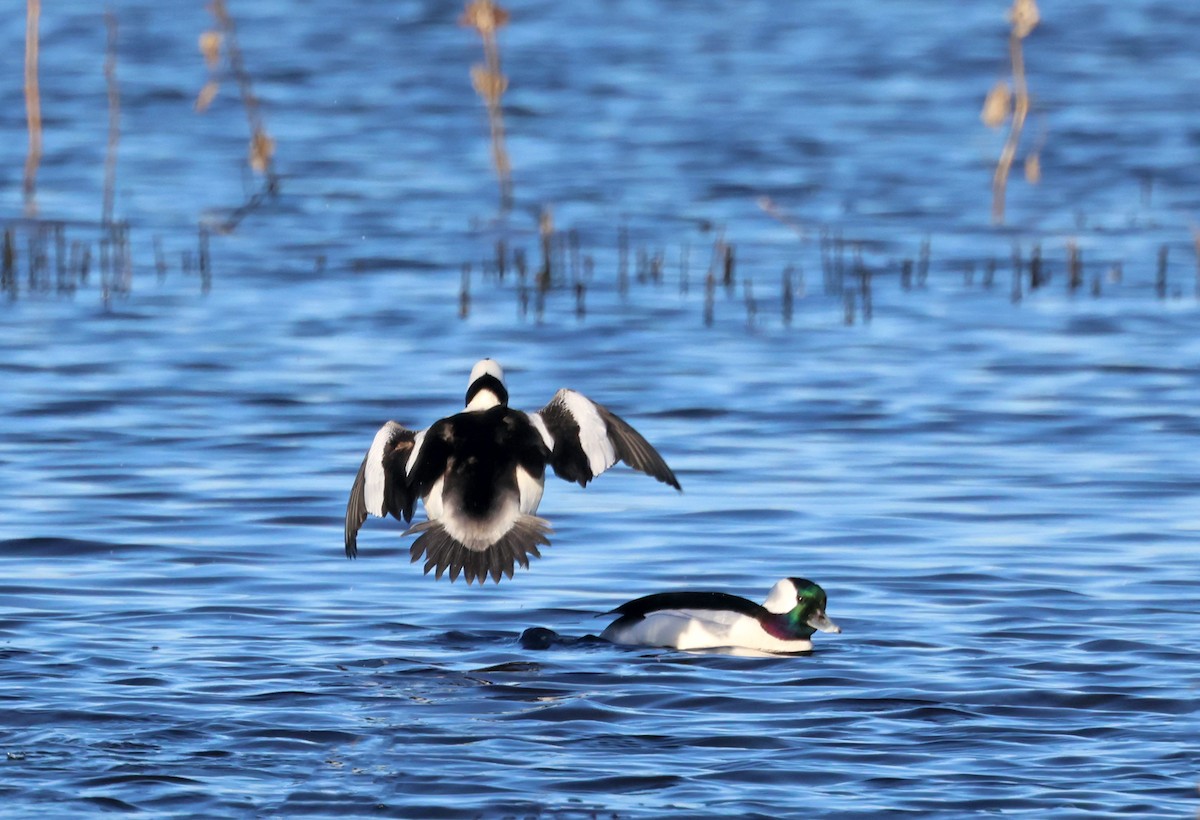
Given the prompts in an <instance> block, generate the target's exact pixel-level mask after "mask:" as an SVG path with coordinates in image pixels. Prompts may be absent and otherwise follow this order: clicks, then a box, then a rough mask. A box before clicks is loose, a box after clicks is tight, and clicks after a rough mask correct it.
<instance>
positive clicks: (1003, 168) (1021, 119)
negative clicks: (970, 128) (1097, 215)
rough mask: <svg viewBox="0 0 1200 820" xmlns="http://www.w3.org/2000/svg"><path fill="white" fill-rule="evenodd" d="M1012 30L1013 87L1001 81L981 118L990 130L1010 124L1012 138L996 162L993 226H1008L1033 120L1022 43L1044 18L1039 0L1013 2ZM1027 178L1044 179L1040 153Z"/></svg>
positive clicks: (1033, 159)
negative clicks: (1013, 185)
mask: <svg viewBox="0 0 1200 820" xmlns="http://www.w3.org/2000/svg"><path fill="white" fill-rule="evenodd" d="M1008 19H1009V22H1010V23H1012V29H1011V31H1010V32H1009V36H1008V54H1009V60H1010V62H1011V68H1012V86H1011V88H1010V86H1009V84H1008V82H1007V81H1005V80H1001V81H1000V82H998V83H997V84H996V85H995V86H993V87H992V90H991V91H990V92H988V95H987V99H985V100H984V103H983V113H982V114H981V118H982V120H983V122H984V124H985V125H987V126H988V127H989V128H999V127H1000V126H1001V125H1003V124H1004V122H1005V121H1007V122H1008V123H1009V127H1008V137H1007V138H1006V139H1005V141H1004V147H1003V148H1002V149H1001V151H1000V158H999V160H997V162H996V172H995V173H994V174H993V175H992V222H994V223H995V224H997V225H1002V224H1004V198H1005V193H1006V190H1007V187H1008V174H1009V171H1010V170H1012V164H1013V160H1014V159H1016V156H1017V146H1018V145H1019V144H1020V141H1021V131H1022V130H1023V129H1024V128H1025V120H1026V119H1027V118H1028V116H1029V86H1028V83H1027V82H1026V79H1025V54H1024V51H1023V50H1022V47H1021V43H1022V41H1023V40H1024V39H1025V38H1026V37H1028V36H1029V34H1030V33H1031V32H1032V31H1033V30H1034V28H1036V27H1037V24H1038V21H1039V19H1040V15H1039V14H1038V8H1037V3H1036V2H1035V0H1013V5H1012V8H1011V9H1010V10H1009V13H1008ZM1025 176H1026V179H1028V180H1029V181H1030V182H1034V183H1035V182H1037V181H1038V180H1039V179H1041V162H1040V160H1039V159H1038V155H1037V153H1034V154H1032V155H1031V156H1030V157H1029V158H1027V159H1026V165H1025Z"/></svg>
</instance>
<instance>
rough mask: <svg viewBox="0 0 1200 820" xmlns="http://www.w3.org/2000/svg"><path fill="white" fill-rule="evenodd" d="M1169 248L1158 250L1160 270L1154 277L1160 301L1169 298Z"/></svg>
mask: <svg viewBox="0 0 1200 820" xmlns="http://www.w3.org/2000/svg"><path fill="white" fill-rule="evenodd" d="M1167 253H1168V251H1167V246H1166V245H1160V246H1159V248H1158V270H1157V271H1156V273H1155V275H1154V292H1155V294H1156V295H1157V296H1158V298H1159V299H1166V298H1167Z"/></svg>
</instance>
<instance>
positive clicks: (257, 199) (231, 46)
mask: <svg viewBox="0 0 1200 820" xmlns="http://www.w3.org/2000/svg"><path fill="white" fill-rule="evenodd" d="M208 10H209V12H210V13H211V14H212V16H213V18H214V19H215V20H216V22H217V30H215V31H206V32H204V33H203V34H201V35H200V53H201V54H203V55H204V62H205V64H206V65H207V66H208V69H209V72H210V77H209V80H208V82H206V83H205V84H204V87H203V88H202V89H201V90H200V94H199V96H197V98H196V106H195V107H196V111H198V112H200V113H203V112H204V111H206V110H207V109H208V107H209V105H210V104H212V101H213V100H214V99H215V98H216V96H217V92H218V90H219V89H220V83H219V82H218V81H217V79H216V78H215V72H216V70H217V69H218V68H219V67H220V64H221V59H222V56H224V59H225V62H226V64H227V65H228V67H229V73H230V74H232V75H233V78H234V80H235V81H236V82H237V86H238V92H239V93H240V95H241V98H242V108H243V109H244V110H245V112H246V122H247V123H248V124H249V126H250V142H249V156H248V157H247V162H248V164H249V165H250V168H251V169H252V170H253V171H254V172H255V173H257V174H261V175H262V176H263V180H264V181H263V187H262V190H261V191H259V192H257V193H255V194H253V195H252V196H250V197H249V199H247V200H246V202H245V203H243V204H242V205H241V206H239V207H238V208H236V209H234V210H233V212H232V213H231V214H230V216H229V218H228V219H227V220H225V222H224V223H223V224H222V225H220V226H219V228H220V230H223V231H231V230H233V229H234V228H235V227H237V224H238V223H239V222H240V221H241V220H242V219H243V218H244V217H245V216H246V214H248V213H249V212H250V211H252V210H254V209H255V208H256V207H258V206H259V205H260V204H262V202H263V201H264V200H265V199H266V198H267V197H270V196H274V195H275V193H277V192H278V190H279V176H278V175H277V174H276V173H275V140H274V139H272V138H271V136H270V135H269V134H268V133H267V128H266V124H265V122H264V120H263V115H262V104H261V102H260V101H259V99H258V96H257V95H256V94H255V93H254V84H253V82H252V81H251V79H250V72H249V71H247V70H246V62H245V59H244V58H243V56H242V49H241V47H240V46H239V45H238V40H237V26H236V24H235V23H234V20H233V16H232V15H231V14H230V13H229V9H228V7H227V6H226V3H225V0H212V2H211V3H210V4H209V6H208Z"/></svg>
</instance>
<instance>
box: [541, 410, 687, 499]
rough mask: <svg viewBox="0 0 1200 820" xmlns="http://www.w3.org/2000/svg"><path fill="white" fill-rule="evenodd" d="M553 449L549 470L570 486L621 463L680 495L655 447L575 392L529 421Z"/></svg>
mask: <svg viewBox="0 0 1200 820" xmlns="http://www.w3.org/2000/svg"><path fill="white" fill-rule="evenodd" d="M530 420H531V421H533V423H534V426H536V427H539V430H540V432H541V433H542V437H543V438H544V439H545V440H546V446H547V447H549V448H550V466H551V467H553V468H554V472H555V474H556V475H557V476H558V477H559V478H562V479H566V480H567V481H575V482H578V484H579V486H581V487H586V486H587V483H588V482H589V481H591V480H592V479H593V478H595V477H596V476H598V475H600V474H601V473H602V472H604V471H605V470H607V469H608V468H609V467H611V466H613V465H614V464H616V463H617V462H618V461H623V462H625V463H626V464H628V465H629V466H630V467H632V468H633V469H635V470H640V471H641V472H643V473H645V474H646V475H648V476H652V477H654V478H657V479H658V480H659V481H661V482H663V483H664V484H670V485H671V486H672V487H674V488H675V489H677V490H678V489H681V488H680V486H679V481H678V480H677V479H676V478H675V473H673V472H671V468H670V467H668V466H667V462H665V461H663V457H662V456H660V455H659V454H658V451H657V450H655V449H654V448H653V447H651V446H650V442H648V441H646V439H644V438H642V436H641V434H640V433H639V432H638V431H637V430H634V429H633V428H632V427H630V426H629V425H628V424H626V423H625V422H624V420H622V419H621V417H620V416H618V415H617V414H616V413H613V412H612V411H610V410H609V409H608V408H606V407H604V406H603V405H600V404H596V403H595V402H594V401H592V400H591V399H589V398H588V397H587V396H584V395H583V394H581V393H576V392H575V391H574V390H559V391H558V392H557V393H555V394H554V398H553V399H551V400H550V403H549V404H547V405H546V406H545V407H543V408H542V409H541V410H539V411H538V412H537V413H534V414H533V415H531V416H530Z"/></svg>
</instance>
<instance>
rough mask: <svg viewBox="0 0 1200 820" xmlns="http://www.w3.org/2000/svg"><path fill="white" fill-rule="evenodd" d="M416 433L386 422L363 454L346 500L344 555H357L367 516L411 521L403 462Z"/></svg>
mask: <svg viewBox="0 0 1200 820" xmlns="http://www.w3.org/2000/svg"><path fill="white" fill-rule="evenodd" d="M416 436H417V434H416V433H415V432H413V431H412V430H409V429H407V428H405V427H404V426H403V425H400V424H397V423H396V422H394V421H389V422H388V423H387V424H385V425H383V427H380V428H379V432H378V433H376V434H375V440H374V441H373V442H371V449H370V450H368V451H367V454H366V456H364V457H363V460H362V464H361V465H360V466H359V468H358V475H356V476H355V477H354V486H352V487H351V488H350V500H349V501H348V502H346V557H347V558H354V557H356V556H357V555H358V530H359V528H361V527H362V525H363V522H364V521H366V520H367V515H368V514H370V515H378V516H380V517H383V516H385V515H387V514H388V513H391V514H392V515H393V516H394V517H396V518H399V519H401V520H402V521H411V520H412V514H413V505H414V503H415V502H416V494H415V493H414V492H413V489H412V488H411V487H410V486H409V482H408V477H407V476H406V474H405V464H406V463H407V462H408V456H409V454H410V453H411V452H412V448H413V441H414V440H415V439H416Z"/></svg>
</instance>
